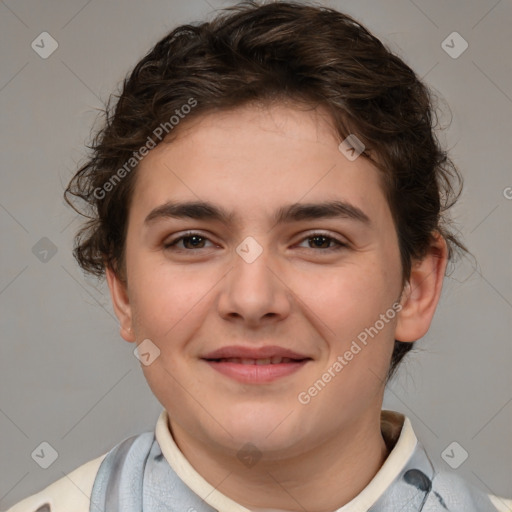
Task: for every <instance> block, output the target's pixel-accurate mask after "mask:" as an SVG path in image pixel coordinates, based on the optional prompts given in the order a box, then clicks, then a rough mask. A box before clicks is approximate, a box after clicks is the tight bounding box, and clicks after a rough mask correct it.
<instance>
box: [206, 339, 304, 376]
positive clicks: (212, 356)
mask: <svg viewBox="0 0 512 512" xmlns="http://www.w3.org/2000/svg"><path fill="white" fill-rule="evenodd" d="M201 359H202V360H204V361H205V362H206V363H208V365H209V366H210V368H213V369H214V370H216V371H218V372H220V373H221V374H223V375H224V376H226V377H229V378H231V379H234V380H236V381H238V382H242V383H244V384H264V383H268V382H272V381H275V380H277V379H281V378H284V377H287V376H289V375H292V374H293V373H295V372H297V371H298V370H300V369H301V368H303V367H304V365H306V364H307V362H308V361H311V360H312V359H311V358H310V357H308V356H305V355H302V354H298V353H296V352H293V351H291V350H289V349H285V348H282V347H276V346H268V347H262V348H259V349H255V348H248V347H235V346H231V347H224V348H222V349H219V350H216V351H214V352H211V353H209V354H207V355H206V356H205V357H203V358H201Z"/></svg>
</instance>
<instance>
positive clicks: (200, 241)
mask: <svg viewBox="0 0 512 512" xmlns="http://www.w3.org/2000/svg"><path fill="white" fill-rule="evenodd" d="M207 240H209V239H208V238H206V237H205V236H202V235H201V234H199V233H194V232H190V233H186V234H185V235H183V236H180V237H179V238H176V239H175V240H172V241H171V242H168V243H166V244H164V249H170V248H171V247H177V250H194V249H205V246H204V243H205V241H207ZM180 242H183V246H181V247H179V246H178V244H179V243H180Z"/></svg>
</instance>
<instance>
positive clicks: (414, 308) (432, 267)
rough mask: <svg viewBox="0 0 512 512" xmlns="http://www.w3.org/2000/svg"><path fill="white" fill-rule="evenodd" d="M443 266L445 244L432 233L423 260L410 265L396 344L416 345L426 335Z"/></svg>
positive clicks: (444, 262) (445, 258)
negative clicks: (407, 343)
mask: <svg viewBox="0 0 512 512" xmlns="http://www.w3.org/2000/svg"><path fill="white" fill-rule="evenodd" d="M447 262H448V249H447V245H446V240H445V239H444V238H443V236H442V235H441V234H440V233H437V232H436V233H434V234H433V235H432V242H431V245H430V247H429V249H428V251H427V254H426V255H425V257H424V258H423V259H422V260H420V261H414V262H413V264H412V268H411V275H410V278H409V281H408V283H407V284H406V286H405V288H404V291H403V294H402V299H401V305H402V310H401V311H400V313H399V315H398V320H397V324H396V330H395V339H396V340H398V341H404V342H411V341H416V340H418V339H420V338H421V337H422V336H424V335H425V334H426V333H427V331H428V329H429V327H430V324H431V322H432V318H433V317H434V313H435V310H436V307H437V304H438V302H439V298H440V296H441V290H442V287H443V279H444V274H445V271H446V264H447Z"/></svg>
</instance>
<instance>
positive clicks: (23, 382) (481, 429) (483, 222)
mask: <svg viewBox="0 0 512 512" xmlns="http://www.w3.org/2000/svg"><path fill="white" fill-rule="evenodd" d="M232 3H234V2H227V1H226V2H223V1H219V0H208V1H206V0H192V1H187V2H179V1H169V0H167V1H164V0H154V1H150V2H137V1H135V0H129V1H126V0H125V1H121V0H111V1H100V0H90V1H89V2H87V1H84V0H72V1H66V2H64V1H60V2H59V1H40V2H33V1H32V2H31V1H26V0H17V1H14V0H6V1H3V2H1V3H0V40H1V48H2V50H1V65H2V75H1V78H0V111H1V112H2V125H1V137H0V143H1V145H2V154H3V162H2V170H1V173H2V175H1V176H2V187H1V189H0V227H1V233H2V253H1V258H2V259H1V270H0V308H1V333H2V341H1V352H2V353H1V358H0V375H1V383H0V431H1V436H0V443H1V452H0V508H7V507H9V506H10V505H12V504H13V503H15V502H17V501H18V500H19V499H21V498H23V497H25V496H27V495H29V494H31V493H33V492H36V491H38V490H40V489H41V488H42V487H44V486H46V485H48V484H49V483H51V482H53V481H55V480H56V479H58V478H60V477H62V476H63V475H64V474H66V473H67V472H69V471H71V470H73V469H74V468H76V467H77V466H79V465H81V464H83V463H85V462H86V461H88V460H90V459H92V458H94V457H97V456H99V455H101V454H102V453H104V452H106V451H107V450H108V449H110V448H111V447H113V446H114V445H115V444H116V443H118V442H119V441H121V440H122V439H124V438H126V437H128V436H130V435H133V434H136V433H138V432H142V431H145V430H151V429H152V428H153V427H154V424H155V421H156V418H157V416H158V414H159V412H160V410H161V406H160V404H159V403H158V402H157V401H156V399H155V398H154V397H153V396H152V394H151V392H150V390H149V387H148V386H147V384H146V382H145V380H144V377H143V375H142V371H141V370H140V367H139V362H138V361H137V360H136V358H135V357H134V356H133V354H132V350H133V348H134V346H133V345H132V344H128V343H126V342H124V341H123V340H122V339H121V337H120V336H119V333H118V323H117V321H116V319H115V317H114V314H113V312H112V309H111V306H110V299H109V297H108V295H107V289H106V287H105V285H101V284H99V283H96V282H95V281H94V280H92V279H89V278H86V277H84V276H83V275H82V272H81V270H80V269H79V267H78V265H77V264H76V263H75V261H74V260H73V258H72V255H71V249H72V237H73V233H74V232H75V230H76V229H77V228H78V227H79V225H80V218H79V217H78V216H77V215H76V214H75V213H74V212H73V211H71V210H70V209H69V208H68V207H66V206H65V204H64V202H63V199H62V192H63V189H64V186H65V185H66V184H67V182H68V180H69V179H70V177H71V176H72V174H73V173H74V171H75V170H76V167H77V164H78V162H79V161H80V159H81V158H83V156H84V151H85V150H84V143H85V142H87V141H88V140H89V133H90V128H91V126H92V124H93V121H94V119H95V117H96V111H95V109H96V108H98V107H101V105H102V103H103V101H104V100H105V99H106V98H107V96H108V94H109V92H111V91H112V90H114V89H115V88H116V87H117V84H118V83H119V82H120V80H121V79H122V78H123V77H124V76H125V74H126V73H127V72H128V71H129V69H130V68H131V67H132V66H133V65H134V64H135V63H136V62H137V61H138V60H139V58H141V57H142V56H143V55H144V54H145V53H146V51H147V50H149V49H150V47H151V46H152V45H153V44H154V43H156V42H157V41H158V40H159V39H160V38H161V37H163V36H164V35H165V34H166V33H167V32H168V31H169V30H170V29H172V28H173V27H174V26H176V25H177V24H180V23H184V22H190V21H195V20H199V19H204V18H205V17H208V16H211V15H212V14H213V13H214V11H215V9H218V8H221V7H225V6H227V5H230V4H232ZM324 4H325V5H330V6H332V7H336V8H338V9H340V10H342V11H345V12H347V13H348V14H352V15H353V16H355V17H356V18H357V19H359V20H360V21H362V22H363V23H364V24H366V25H367V26H368V28H369V29H370V30H372V31H373V32H374V33H375V34H376V35H377V36H378V37H380V38H381V39H382V40H383V42H385V43H386V44H388V45H389V46H390V47H391V49H392V50H394V51H395V52H397V53H398V54H399V55H400V56H402V58H404V60H405V61H406V62H407V63H408V64H409V65H411V66H412V67H413V69H415V71H416V72H417V73H418V74H419V75H420V76H422V77H425V80H426V82H427V83H428V84H429V85H430V86H432V87H434V88H435V90H436V91H438V93H439V94H441V96H442V98H443V99H444V100H445V101H446V102H447V104H448V105H449V106H450V109H451V112H452V115H453V119H452V123H451V126H450V128H449V129H448V130H447V132H446V134H445V136H443V140H444V141H445V142H446V144H447V145H448V146H449V147H450V148H452V149H451V154H452V157H453V158H454V160H455V162H456V164H457V165H458V166H459V168H460V169H461V170H462V172H463V174H464V176H465V189H464V194H463V196H462V198H461V200H460V203H459V204H458V206H457V207H456V209H455V210H454V217H455V220H456V221H457V223H458V226H459V229H460V231H461V233H462V235H463V236H464V238H465V241H466V243H467V244H468V245H469V247H470V249H471V250H472V252H473V254H474V255H475V256H476V258H477V260H478V264H479V266H478V267H477V268H475V265H474V264H472V263H471V262H470V261H467V260H465V261H462V262H461V264H460V266H459V268H458V269H457V270H456V271H455V272H454V274H453V275H452V277H450V278H447V279H446V282H445V288H444V291H443V296H442V300H441V304H440V308H439V309H438V312H437V313H436V317H435V320H434V323H433V326H432V328H431V330H430V332H429V334H428V335H427V336H426V337H425V338H424V339H423V341H421V342H420V343H419V348H418V350H416V351H415V352H414V353H413V354H411V355H410V356H409V357H408V358H407V361H406V362H405V363H404V364H403V366H402V368H401V370H400V373H399V377H398V378H397V379H396V381H395V382H393V383H392V385H391V386H390V387H389V389H388V391H387V393H386V399H385V403H384V408H388V409H394V410H398V411H401V412H403V413H405V414H406V415H407V416H408V417H409V418H410V419H411V421H412V423H413V426H414V428H415V430H416V433H417V435H418V437H419V439H420V440H421V441H422V443H423V444H424V445H425V447H426V448H427V451H428V452H429V453H430V455H431V456H432V458H433V459H434V461H435V462H436V463H438V464H439V465H440V466H441V467H443V468H444V469H446V470H451V469H450V467H449V466H448V465H447V464H446V463H445V461H444V460H443V458H442V457H441V453H442V452H443V450H444V449H445V448H446V447H447V446H448V445H449V444H450V443H452V442H453V441H457V442H458V443H459V444H460V445H461V446H462V447H463V448H464V449H465V450H466V451H467V452H468V453H469V457H468V459H467V460H466V461H465V462H464V463H463V464H462V465H461V466H460V467H459V468H458V469H456V471H457V472H458V473H459V474H461V475H462V476H464V477H465V478H467V479H468V480H470V481H471V482H473V483H474V484H476V485H479V486H480V487H482V488H484V489H486V490H487V491H488V492H493V493H495V494H498V495H500V494H501V495H503V496H509V497H510V495H511V490H512V442H511V441H512V440H511V425H512V403H511V402H512V372H511V371H510V362H511V351H512V349H511V343H510V341H511V340H510V333H511V331H512V315H511V312H512V309H511V308H512V275H511V265H510V263H511V261H512V258H511V256H512V255H511V247H512V240H511V238H512V229H511V227H512V222H511V219H512V215H511V214H512V199H507V197H506V196H507V195H508V197H509V198H510V197H511V196H512V190H511V189H508V188H507V187H512V173H511V164H510V136H511V134H512V130H511V122H510V120H511V119H512V83H511V82H512V81H511V78H512V59H511V52H510V49H511V48H512V31H511V30H510V22H511V20H512V3H511V2H510V0H501V1H496V0H492V1H484V0H480V1H475V0H473V1H468V0H464V1H462V0H461V1H455V0H453V1H449V2H448V1H446V0H435V1H432V0H430V1H426V0H415V1H414V2H413V1H412V0H392V1H386V2H379V1H375V0H374V1H370V0H366V1H357V2H356V1H342V0H340V1H331V2H325V3H324ZM43 31H47V32H49V33H50V34H51V35H52V37H53V38H55V40H56V41H57V42H58V45H59V46H58V49H57V50H56V51H55V52H54V53H53V54H52V55H51V56H50V57H49V58H47V59H42V58H41V57H40V56H39V55H38V54H37V53H36V52H35V51H34V50H33V49H32V48H31V43H32V41H34V40H35V39H36V38H37V37H38V36H39V34H41V32H43ZM453 31H457V32H459V33H460V34H461V35H462V37H463V38H464V39H465V40H466V41H467V42H468V44H469V47H468V49H467V50H466V51H465V52H464V53H462V55H460V56H459V57H458V58H452V57H451V56H450V55H448V54H447V53H446V52H445V50H444V49H443V48H442V47H441V43H442V41H443V40H445V38H446V37H447V36H448V35H449V34H451V33H452V32H453ZM457 44H458V43H457ZM449 120H450V116H449V114H447V115H446V116H445V117H444V119H443V121H444V122H445V123H447V122H449ZM507 191H508V192H509V193H508V194H507ZM43 237H47V238H48V239H49V240H50V241H51V244H54V245H55V247H56V249H57V252H56V254H54V255H53V256H52V253H51V251H50V252H49V253H48V254H47V255H46V259H47V261H46V262H45V261H44V259H45V257H44V254H43V253H42V252H41V247H43V248H44V247H45V246H46V247H48V246H51V244H49V242H48V241H46V240H44V241H43V242H41V241H40V240H41V239H42V238H43ZM36 244H39V245H36ZM41 244H43V245H41ZM45 244H46V245H45ZM34 246H35V249H34ZM41 259H43V261H41ZM43 441H46V442H48V443H50V444H51V445H52V446H53V447H54V448H55V450H57V452H58V455H59V456H58V458H57V460H56V461H55V462H54V463H53V464H52V465H51V466H50V467H49V468H48V469H42V468H40V467H39V465H37V464H36V463H35V461H34V460H33V459H32V457H31V453H32V452H33V451H34V449H35V448H36V447H37V446H39V444H40V443H41V442H43ZM457 450H459V452H457V453H456V456H457V457H459V456H460V453H461V452H460V449H458V448H457Z"/></svg>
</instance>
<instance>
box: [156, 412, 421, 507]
mask: <svg viewBox="0 0 512 512" xmlns="http://www.w3.org/2000/svg"><path fill="white" fill-rule="evenodd" d="M168 419H169V417H168V414H167V411H166V410H165V409H164V410H163V411H162V413H161V414H160V417H159V418H158V421H157V424H156V429H155V435H156V439H157V441H158V444H159V445H160V448H161V450H162V453H163V455H164V457H165V459H166V460H167V462H168V463H169V465H170V466H171V467H172V469H173V470H174V471H175V472H176V474H177V475H178V476H179V477H180V478H181V479H182V480H183V482H184V483H185V484H186V485H187V486H188V487H190V489H192V491H194V492H195V493H196V494H197V495H198V496H199V497H200V498H201V499H203V500H204V501H205V502H206V503H207V504H208V505H210V506H212V507H213V508H214V509H216V510H219V511H222V512H270V511H271V512H288V511H275V510H274V509H252V510H249V509H247V508H246V507H243V506H242V505H240V504H239V503H237V502H236V501H233V500H232V499H231V498H228V497H227V496H225V495H224V494H222V493H221V492H219V491H218V490H217V489H215V487H213V486H212V485H211V484H210V483H208V482H207V481H206V480H205V479H204V478H203V477H202V476H201V475H200V474H199V473H198V472H197V471H196V470H195V469H194V468H193V467H192V465H191V464H190V462H189V461H188V460H187V459H186V458H185V456H184V455H183V453H182V452H181V451H180V449H179V448H178V446H177V445H176V443H175V441H174V439H173V437H172V435H171V432H170V431H169V426H168V425H169V424H168ZM381 431H382V435H383V437H384V439H385V441H386V445H387V446H388V448H389V447H392V449H391V452H390V454H389V455H388V457H387V459H386V460H385V461H384V464H383V465H382V466H381V468H380V469H379V471H378V472H377V473H376V475H375V476H374V477H373V478H372V480H371V481H370V483H369V484H368V485H367V486H366V487H365V488H364V489H363V490H362V491H361V492H360V493H359V494H358V495H357V496H356V497H355V498H354V499H352V500H351V501H350V502H349V503H347V504H346V505H344V506H342V507H341V508H339V509H338V510H337V511H336V512H363V511H364V512H366V511H367V510H368V509H369V508H370V507H371V506H372V505H373V504H374V503H375V502H376V501H377V500H378V499H379V497H380V496H381V495H382V494H383V493H384V491H385V490H386V489H387V488H388V487H389V486H390V485H391V483H392V482H393V480H395V478H396V477H397V476H398V475H399V474H400V472H401V470H402V469H403V468H404V466H405V465H406V463H407V461H408V460H409V459H410V457H411V456H412V454H413V452H414V450H415V448H416V445H417V443H418V440H417V438H416V435H415V434H414V431H413V429H412V425H411V422H410V420H409V418H407V417H406V416H404V415H403V414H401V413H399V412H395V411H388V410H382V411H381Z"/></svg>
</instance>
